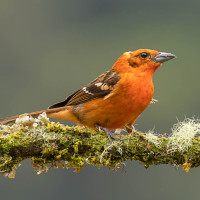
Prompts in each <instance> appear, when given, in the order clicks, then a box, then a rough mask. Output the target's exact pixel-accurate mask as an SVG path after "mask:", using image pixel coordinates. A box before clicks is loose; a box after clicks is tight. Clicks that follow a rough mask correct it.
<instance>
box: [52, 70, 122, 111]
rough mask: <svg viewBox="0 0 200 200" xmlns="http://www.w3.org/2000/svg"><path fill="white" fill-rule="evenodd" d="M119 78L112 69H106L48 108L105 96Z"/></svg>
mask: <svg viewBox="0 0 200 200" xmlns="http://www.w3.org/2000/svg"><path fill="white" fill-rule="evenodd" d="M120 78H121V77H120V75H119V74H117V73H116V72H115V71H114V70H110V71H107V72H105V73H104V74H102V75H100V76H99V77H97V78H96V79H95V80H94V81H92V82H91V83H89V84H88V85H87V86H86V87H83V88H82V89H80V90H78V91H76V92H75V93H74V94H72V95H70V96H69V97H67V98H66V99H65V100H64V101H61V102H59V103H56V104H54V105H52V106H50V107H49V109H51V108H58V107H63V106H71V105H78V104H81V103H85V102H87V101H90V100H93V99H97V98H101V97H105V96H106V95H108V94H110V92H111V91H112V90H113V89H114V87H115V85H116V84H117V82H118V81H119V80H120Z"/></svg>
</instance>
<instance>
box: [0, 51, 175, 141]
mask: <svg viewBox="0 0 200 200" xmlns="http://www.w3.org/2000/svg"><path fill="white" fill-rule="evenodd" d="M175 57H176V56H175V55H174V54H172V53H165V52H159V51H156V50H151V49H138V50H135V51H128V52H125V53H123V54H122V55H121V56H120V57H119V58H118V59H117V61H116V62H115V63H114V65H113V66H112V68H111V69H110V70H108V71H106V72H105V73H103V74H102V75H100V76H98V77H97V78H96V79H94V80H93V81H92V82H90V83H89V84H88V85H86V86H85V87H83V88H81V89H79V90H77V91H76V92H74V93H73V94H72V95H70V96H68V97H67V98H66V99H64V100H63V101H60V102H58V103H55V104H53V105H51V106H49V107H48V109H46V110H41V111H37V112H32V113H28V114H27V115H28V116H32V117H37V116H39V115H40V114H42V113H43V112H45V113H46V115H47V117H50V118H56V119H65V120H70V121H74V122H76V123H77V124H78V125H79V126H83V127H88V128H91V129H96V130H97V129H99V130H103V131H104V132H105V133H106V134H107V136H108V138H109V140H110V141H112V139H116V138H118V137H116V136H115V134H114V133H113V132H112V130H122V129H124V128H126V129H127V130H132V129H133V124H134V122H135V121H136V120H137V118H138V117H139V116H140V114H141V113H142V112H143V111H144V110H145V109H146V108H147V107H148V105H149V104H150V102H151V100H152V98H153V94H154V85H153V81H152V77H153V74H154V72H155V71H156V70H157V69H158V68H159V67H160V66H161V65H162V64H163V63H164V62H166V61H168V60H171V59H173V58H175ZM18 117H19V115H17V116H12V117H7V118H1V119H0V124H2V125H11V124H13V123H15V120H16V118H18Z"/></svg>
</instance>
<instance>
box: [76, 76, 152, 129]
mask: <svg viewBox="0 0 200 200" xmlns="http://www.w3.org/2000/svg"><path fill="white" fill-rule="evenodd" d="M123 76H124V77H122V79H121V80H120V82H119V84H118V85H117V87H116V88H115V89H114V91H113V93H112V94H111V95H108V96H107V97H105V98H100V99H96V100H93V101H90V102H88V103H86V104H85V105H84V106H83V107H82V108H81V110H80V111H79V112H81V113H83V116H84V120H83V124H84V125H86V126H89V127H91V128H94V125H95V124H99V125H101V126H103V127H105V128H108V129H111V130H112V129H117V128H123V127H124V126H125V125H127V124H130V123H131V124H133V123H134V122H135V120H136V119H137V118H138V116H139V115H140V114H141V113H142V112H143V111H144V109H146V107H147V106H148V105H149V103H150V101H151V99H152V97H153V92H154V87H153V83H152V77H135V76H133V75H130V74H124V75H123Z"/></svg>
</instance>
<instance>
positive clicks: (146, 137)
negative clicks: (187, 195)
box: [0, 118, 200, 178]
mask: <svg viewBox="0 0 200 200" xmlns="http://www.w3.org/2000/svg"><path fill="white" fill-rule="evenodd" d="M34 120H35V119H34ZM34 120H33V119H30V118H29V120H28V121H27V120H25V121H23V120H22V121H20V122H19V121H18V122H17V123H16V124H15V125H13V126H12V127H8V126H2V127H1V135H0V171H1V173H2V175H4V176H8V177H9V178H13V177H14V176H15V169H16V168H17V167H18V166H19V165H20V162H21V161H23V160H25V159H31V160H32V161H33V167H34V168H35V169H36V171H37V173H38V174H40V173H42V172H44V171H48V169H49V168H51V167H57V165H56V162H57V164H58V165H59V166H60V167H67V168H75V172H79V170H80V169H82V168H83V167H85V166H87V165H94V166H98V167H101V166H107V167H109V168H115V169H120V168H123V163H124V162H125V161H126V160H137V161H140V162H141V164H142V165H144V166H145V167H149V166H151V165H158V164H171V165H175V166H179V165H181V166H183V170H184V171H188V170H189V169H190V168H192V167H198V166H199V165H200V159H199V158H200V137H194V138H192V141H191V143H190V145H188V146H187V147H186V148H182V147H180V146H179V144H180V141H179V140H177V138H175V137H161V136H155V135H153V134H151V133H148V134H142V133H135V134H129V135H121V136H120V138H121V139H120V140H113V142H112V143H110V142H109V140H108V138H107V135H106V134H105V133H104V132H102V131H100V132H96V131H93V130H89V129H81V128H80V127H68V126H63V125H61V124H59V123H57V124H55V123H53V122H49V121H48V120H44V118H43V119H39V120H38V121H36V120H35V121H34ZM174 141H178V142H177V143H176V142H175V143H174ZM172 147H173V148H172Z"/></svg>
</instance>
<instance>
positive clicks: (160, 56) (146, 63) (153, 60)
mask: <svg viewBox="0 0 200 200" xmlns="http://www.w3.org/2000/svg"><path fill="white" fill-rule="evenodd" d="M175 57H176V56H175V55H173V54H171V53H165V52H158V51H155V50H151V49H139V50H136V51H129V52H125V53H124V54H123V55H122V56H121V57H120V58H119V59H118V60H117V61H116V63H115V64H114V65H113V69H114V70H116V71H119V72H130V73H131V72H133V73H137V72H141V73H142V72H147V71H149V72H154V71H155V70H156V69H158V68H159V67H160V66H161V65H162V63H163V62H166V61H168V60H171V59H173V58H175Z"/></svg>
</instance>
